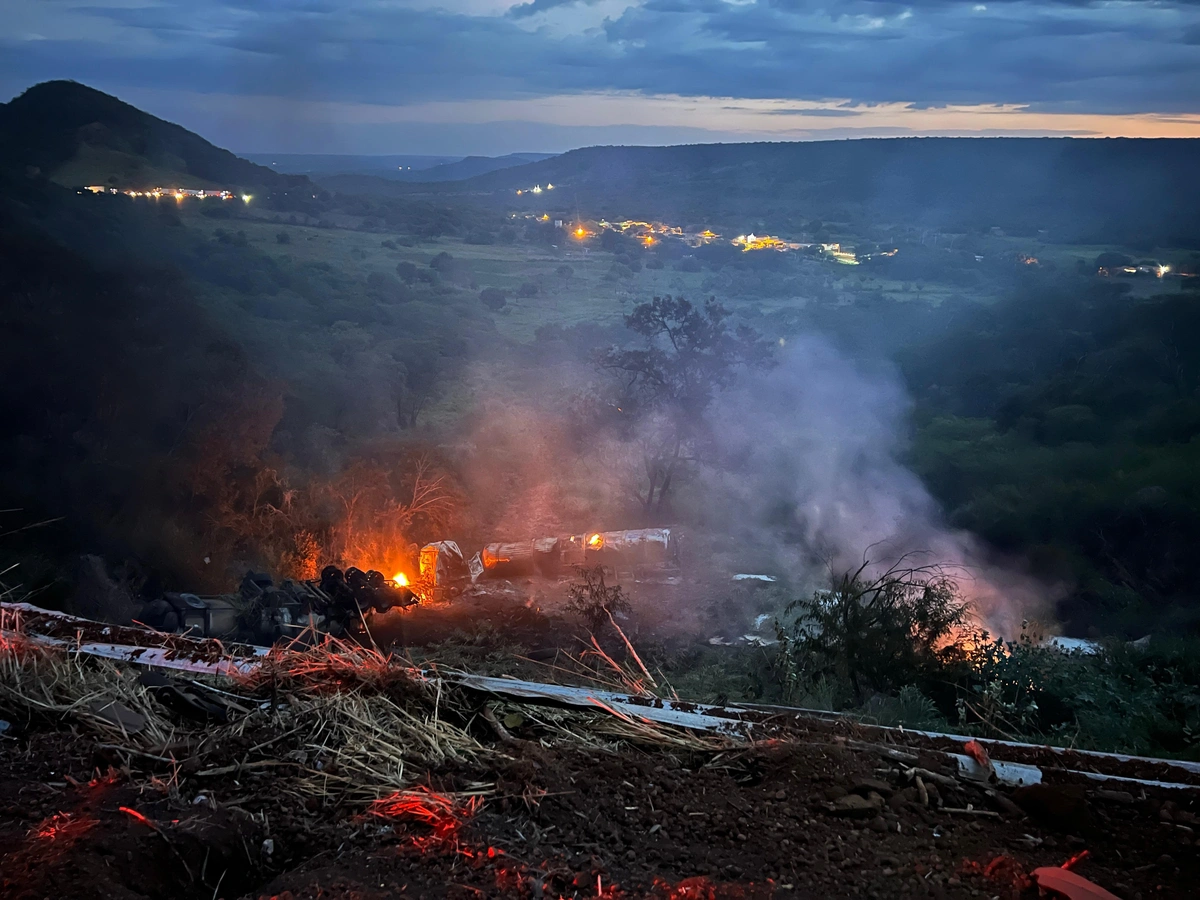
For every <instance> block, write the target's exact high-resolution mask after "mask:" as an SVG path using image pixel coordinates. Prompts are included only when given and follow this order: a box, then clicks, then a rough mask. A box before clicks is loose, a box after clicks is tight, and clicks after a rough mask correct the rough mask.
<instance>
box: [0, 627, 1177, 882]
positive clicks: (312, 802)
mask: <svg viewBox="0 0 1200 900" xmlns="http://www.w3.org/2000/svg"><path fill="white" fill-rule="evenodd" d="M76 646H77V649H76V650H71V649H69V647H68V646H65V645H64V644H62V643H47V642H46V641H45V640H44V639H42V638H39V637H38V636H37V635H36V634H33V633H31V632H28V631H24V632H22V631H18V630H15V629H11V628H10V629H8V630H0V718H2V719H4V720H6V722H5V727H0V898H4V900H9V898H19V900H40V898H55V900H59V898H122V900H126V898H127V900H133V898H164V900H165V898H178V900H193V898H195V900H200V898H203V900H218V898H227V900H233V898H238V897H247V898H285V897H290V898H307V900H317V898H320V900H333V898H338V900H367V898H383V897H398V896H409V897H447V898H466V897H502V898H558V897H564V898H565V897H571V898H583V897H614V898H615V897H625V898H638V897H646V898H718V897H739V898H744V897H776V896H796V897H813V898H829V897H845V896H853V897H870V898H890V897H907V896H912V897H927V896H928V897H947V898H956V897H963V898H966V897H988V898H1002V900H1013V898H1026V897H1028V898H1033V897H1036V896H1038V887H1037V882H1038V880H1039V879H1044V878H1045V877H1047V876H1046V872H1049V873H1050V874H1052V875H1055V877H1058V878H1059V879H1062V878H1067V877H1068V876H1069V872H1074V873H1076V875H1077V876H1079V877H1083V878H1087V879H1090V881H1091V882H1093V883H1094V884H1095V885H1098V886H1099V888H1096V889H1097V890H1099V889H1101V888H1102V889H1103V890H1105V891H1108V892H1111V893H1110V894H1102V893H1101V894H1097V893H1093V894H1092V895H1091V896H1089V897H1087V900H1104V898H1105V897H1106V896H1114V895H1115V896H1117V897H1120V898H1122V900H1135V898H1143V900H1148V898H1150V897H1177V898H1183V897H1193V896H1196V891H1195V885H1196V884H1198V883H1200V854H1198V853H1197V845H1196V829H1197V828H1200V784H1198V782H1200V775H1197V773H1196V771H1195V767H1192V768H1190V769H1189V768H1188V767H1187V766H1183V765H1171V764H1168V763H1166V762H1163V761H1138V760H1125V761H1114V760H1113V759H1111V758H1109V757H1104V756H1101V755H1094V754H1093V755H1088V754H1081V753H1070V754H1066V753H1055V752H1052V751H1049V750H1042V749H1039V748H1029V747H1025V748H1020V747H1012V746H1005V745H1003V744H1001V743H998V742H997V743H992V744H991V745H990V746H991V752H992V753H993V755H992V757H991V758H989V755H988V754H989V750H988V748H987V746H986V745H987V742H977V741H974V740H972V741H969V742H968V743H966V744H964V743H963V742H962V741H959V740H956V739H952V738H950V737H948V736H939V737H930V736H923V735H920V734H913V733H908V732H904V731H901V730H881V729H875V728H869V727H866V726H862V725H855V724H851V723H848V722H844V721H836V720H835V721H830V720H820V719H814V718H811V717H807V716H804V715H798V714H796V713H795V712H794V711H793V712H791V713H786V714H785V712H784V711H780V710H774V711H771V712H766V711H760V712H757V713H754V714H750V713H745V714H744V715H742V714H741V713H739V716H740V717H734V718H729V716H730V715H732V713H734V712H737V711H731V710H727V709H714V710H710V711H709V712H708V713H705V714H703V715H701V714H700V711H699V708H698V707H697V706H696V705H695V704H685V703H672V702H671V701H667V700H658V699H654V698H649V697H646V696H639V697H638V698H636V702H633V700H630V699H629V698H628V697H626V699H625V700H624V701H622V700H621V699H620V697H619V695H617V694H612V693H605V692H604V691H601V690H598V689H597V688H596V687H594V686H592V687H583V686H581V687H577V688H574V689H567V692H566V693H565V694H564V692H563V690H561V689H560V690H557V691H549V690H547V689H548V688H550V687H552V686H551V685H546V684H541V685H538V684H534V683H531V682H521V681H516V680H513V679H507V680H506V679H490V680H488V679H475V680H474V681H471V680H470V679H469V678H466V677H464V676H455V677H457V678H458V681H455V680H454V678H450V677H447V676H444V675H437V674H436V673H434V672H432V671H430V670H418V669H415V668H413V667H412V666H411V665H408V664H407V663H406V662H405V661H404V660H400V659H397V658H395V657H391V656H387V655H384V654H381V653H379V652H377V651H375V650H371V649H368V648H364V647H361V646H354V645H348V644H340V643H337V642H331V643H329V644H326V645H321V646H319V647H311V648H305V649H300V650H287V651H278V652H273V653H272V654H270V655H269V656H266V657H261V658H257V659H254V660H250V662H252V663H253V668H252V669H251V670H250V671H242V670H240V669H236V668H234V669H231V670H230V671H229V672H226V670H225V668H223V667H219V668H218V670H219V671H221V672H225V674H223V675H219V676H218V675H203V676H202V675H197V674H196V673H195V672H194V671H187V672H178V671H177V672H174V673H164V672H161V671H148V669H147V667H146V666H145V665H139V664H134V662H133V660H137V661H138V662H144V660H143V659H142V656H143V655H144V654H145V653H146V652H147V651H146V648H144V647H142V646H141V645H137V646H134V647H131V648H126V649H127V650H131V651H133V652H132V654H130V653H126V654H125V656H124V657H123V658H122V661H120V662H113V661H111V660H107V659H101V658H96V657H94V656H88V655H87V654H85V653H81V652H80V651H79V650H78V645H76ZM206 652H208V651H206ZM211 652H212V653H215V654H217V655H220V654H221V652H222V651H221V648H220V647H216V648H213V649H212V650H211ZM154 659H155V660H158V663H156V665H157V664H164V663H169V664H173V665H176V666H179V665H181V664H187V665H193V664H194V663H195V661H196V660H195V653H194V652H192V651H191V650H188V648H186V647H180V648H177V649H172V648H166V649H165V650H164V651H163V652H162V653H161V654H160V655H158V656H155V657H154ZM618 671H619V669H618ZM643 674H644V675H645V677H646V678H649V675H648V673H645V672H643ZM568 695H571V696H573V697H574V699H573V700H570V699H569V698H568V699H564V698H565V697H567V696H568ZM572 704H574V705H572ZM743 712H744V711H743ZM656 717H657V718H656ZM683 723H690V724H687V726H686V728H685V727H682V726H683ZM734 726H736V727H734ZM688 729H691V730H688ZM996 753H1006V754H1008V757H1007V758H1004V757H997V756H995V754H996ZM1014 772H1015V773H1017V774H1018V775H1019V776H1020V778H1021V779H1023V781H1024V785H1023V786H1018V787H1015V788H1014V787H1013V786H1012V784H1011V782H1012V781H1013V773H1014ZM1000 773H1003V778H1004V779H1007V781H1003V782H1002V778H1001V775H1000ZM1136 779H1158V781H1157V782H1154V781H1147V780H1143V781H1140V782H1139V781H1137V780H1136ZM1167 781H1169V782H1172V783H1173V784H1172V785H1167V784H1164V783H1163V782H1167ZM1047 867H1048V868H1047ZM1059 867H1066V868H1059ZM1039 869H1044V871H1041V872H1039ZM1068 870H1069V871H1068ZM1065 872H1066V873H1068V874H1064V873H1065ZM1071 900H1078V898H1071Z"/></svg>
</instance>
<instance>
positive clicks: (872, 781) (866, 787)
mask: <svg viewBox="0 0 1200 900" xmlns="http://www.w3.org/2000/svg"><path fill="white" fill-rule="evenodd" d="M872 791H874V792H875V793H876V794H878V795H879V796H880V797H890V796H892V786H891V785H890V784H887V783H886V782H883V781H880V780H879V779H878V778H859V779H858V780H856V781H855V782H854V785H853V786H852V787H851V788H850V793H852V794H862V795H863V796H864V797H865V796H867V794H869V793H871V792H872Z"/></svg>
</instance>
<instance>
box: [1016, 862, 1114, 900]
mask: <svg viewBox="0 0 1200 900" xmlns="http://www.w3.org/2000/svg"><path fill="white" fill-rule="evenodd" d="M1031 877H1032V878H1033V880H1034V881H1035V882H1036V883H1037V886H1038V887H1039V888H1041V889H1042V890H1044V891H1053V892H1055V893H1056V894H1061V895H1062V896H1063V897H1066V898H1067V900H1119V898H1118V897H1117V895H1116V894H1112V893H1110V892H1108V891H1106V890H1104V888H1102V887H1100V885H1098V884H1096V883H1095V882H1093V881H1088V880H1087V879H1086V878H1084V877H1082V876H1080V875H1076V874H1075V873H1074V872H1072V871H1070V870H1069V869H1064V868H1061V867H1056V866H1044V867H1042V868H1040V869H1034V870H1033V872H1032V873H1031Z"/></svg>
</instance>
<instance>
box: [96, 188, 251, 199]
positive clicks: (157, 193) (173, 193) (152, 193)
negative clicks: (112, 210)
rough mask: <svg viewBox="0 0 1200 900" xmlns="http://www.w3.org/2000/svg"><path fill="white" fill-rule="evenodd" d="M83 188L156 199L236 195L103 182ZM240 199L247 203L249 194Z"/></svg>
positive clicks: (195, 189)
mask: <svg viewBox="0 0 1200 900" xmlns="http://www.w3.org/2000/svg"><path fill="white" fill-rule="evenodd" d="M84 190H85V191H91V192H92V193H93V194H124V195H125V196H126V197H153V198H154V199H156V200H157V199H158V198H160V197H174V198H175V199H176V200H183V199H185V198H188V197H194V198H196V199H197V200H204V199H205V198H212V199H215V200H233V199H235V198H236V196H237V195H236V194H234V193H233V191H207V190H200V189H197V188H162V187H156V188H149V189H147V190H144V191H135V190H124V191H123V190H120V189H119V188H115V187H109V186H107V185H103V184H89V185H88V186H87V187H85V188H84ZM242 201H243V202H245V203H249V202H250V195H249V194H242Z"/></svg>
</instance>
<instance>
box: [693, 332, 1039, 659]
mask: <svg viewBox="0 0 1200 900" xmlns="http://www.w3.org/2000/svg"><path fill="white" fill-rule="evenodd" d="M910 409H911V404H910V401H909V399H908V396H907V394H906V392H905V390H904V388H903V386H902V385H901V383H900V380H899V378H898V376H897V375H896V374H895V373H894V372H892V371H890V370H888V371H880V372H873V373H867V372H865V371H864V370H862V369H861V368H859V367H857V366H856V365H855V364H854V363H852V362H851V361H850V360H848V359H846V358H845V357H844V356H842V355H841V354H840V353H839V352H838V351H837V350H836V349H835V348H834V347H832V346H831V345H830V344H829V343H827V342H826V341H824V340H822V339H820V338H818V337H815V336H803V337H799V338H795V339H793V340H792V341H791V342H790V344H789V346H788V347H787V348H786V351H785V352H784V353H783V354H782V358H781V360H780V364H779V365H778V367H776V368H775V369H773V370H772V371H770V372H769V373H767V374H764V375H761V376H758V377H755V378H753V379H751V380H749V381H748V382H747V383H746V384H745V385H744V386H743V387H742V388H740V389H739V390H737V391H735V392H732V393H730V394H727V395H725V396H724V397H722V398H721V399H720V400H719V401H718V405H717V408H716V409H714V416H713V421H714V422H716V423H718V428H717V440H718V445H719V450H720V453H721V455H722V456H723V457H724V460H725V461H726V462H727V463H732V466H731V468H727V469H725V470H724V473H723V474H722V473H717V474H714V478H716V479H717V480H718V482H719V485H720V487H719V488H718V490H724V491H727V492H728V494H727V496H728V498H729V499H728V500H727V501H726V503H727V506H726V508H727V509H729V510H730V511H731V518H732V519H733V524H734V525H735V528H737V529H738V530H739V531H740V534H739V537H740V538H741V539H742V540H749V541H764V542H771V543H773V545H774V547H775V551H776V553H777V554H778V563H779V565H780V566H781V567H783V568H785V569H786V570H787V571H788V572H789V574H790V575H791V576H792V577H793V578H796V579H799V580H801V581H802V582H807V583H809V584H812V585H814V586H815V585H816V584H817V583H818V582H819V581H820V580H822V579H826V578H827V577H828V574H829V571H830V569H832V570H833V571H834V572H841V571H845V570H846V569H850V568H857V567H858V566H859V565H861V564H862V563H863V562H864V561H870V562H871V563H872V564H874V566H875V567H877V568H886V567H887V566H888V565H890V564H892V563H895V562H896V561H897V560H900V559H901V558H905V557H906V555H907V557H906V558H905V562H906V564H912V565H926V564H932V565H939V566H943V567H945V568H946V569H947V570H948V574H950V575H951V576H952V577H953V578H955V580H956V581H957V582H958V584H959V586H960V588H961V589H962V591H963V593H964V595H965V596H966V597H967V598H968V599H970V600H971V602H972V604H973V606H974V608H975V610H976V613H977V615H978V617H979V619H980V621H981V623H982V624H984V625H985V626H986V627H988V628H989V629H990V630H992V631H993V632H994V633H998V634H1001V635H1004V636H1007V637H1013V636H1015V635H1016V634H1017V633H1019V631H1020V628H1021V622H1022V620H1023V619H1025V618H1028V617H1034V616H1036V615H1037V614H1038V613H1039V612H1041V611H1042V610H1043V609H1044V608H1045V606H1046V602H1047V599H1048V594H1049V592H1048V590H1047V589H1046V588H1045V587H1044V586H1042V585H1039V584H1037V583H1036V582H1034V581H1033V580H1032V579H1030V578H1028V577H1026V576H1024V575H1023V574H1021V573H1020V572H1019V571H1018V570H1017V569H1016V568H1014V567H1010V566H1005V565H1000V564H997V563H996V561H995V560H993V559H991V558H990V557H989V554H988V553H987V552H986V550H985V549H984V548H983V546H982V545H981V543H980V542H979V541H978V539H976V538H975V537H974V536H973V535H971V534H969V533H967V532H964V531H961V530H955V529H952V528H950V527H948V525H947V524H946V522H945V520H944V517H943V515H942V511H941V510H940V508H939V506H938V504H937V502H936V501H935V500H934V499H933V497H931V496H930V494H929V492H928V491H927V490H926V488H925V486H924V485H923V484H922V483H921V481H920V479H919V478H918V477H917V476H916V475H915V474H914V473H913V472H911V471H910V470H909V469H907V468H906V467H905V466H904V464H903V463H902V461H901V460H902V457H903V453H904V450H905V448H906V441H907V421H908V414H909V412H910ZM734 510H736V511H738V513H737V514H736V515H735V514H733V513H732V511H734Z"/></svg>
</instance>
